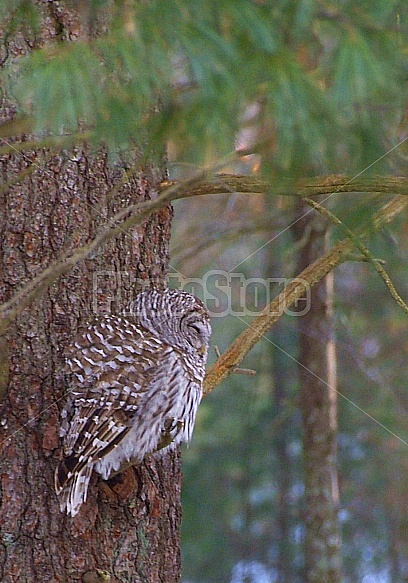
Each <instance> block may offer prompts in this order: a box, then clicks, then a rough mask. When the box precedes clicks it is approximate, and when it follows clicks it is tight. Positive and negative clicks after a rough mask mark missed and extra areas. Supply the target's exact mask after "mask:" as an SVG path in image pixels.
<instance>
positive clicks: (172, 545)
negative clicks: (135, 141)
mask: <svg viewBox="0 0 408 583" xmlns="http://www.w3.org/2000/svg"><path fill="white" fill-rule="evenodd" d="M41 6H42V8H41V9H42V10H43V23H44V29H43V35H44V38H45V39H50V38H53V37H54V38H55V37H58V39H59V41H61V40H62V41H64V40H66V39H69V38H73V37H74V38H81V37H82V38H83V37H84V36H86V34H87V32H86V31H85V30H84V27H83V23H82V22H79V20H78V18H77V16H76V14H75V13H74V12H72V9H71V8H70V9H69V10H68V9H66V8H64V3H63V2H47V3H42V4H41ZM27 50H28V44H25V43H24V42H23V41H22V40H21V37H20V36H19V41H18V42H17V41H10V44H9V51H10V53H9V55H10V56H13V54H17V53H19V52H20V53H21V52H26V51H27ZM13 115H14V108H13V105H12V104H10V103H9V102H7V101H6V100H5V99H3V101H2V103H1V110H0V116H1V121H7V120H10V119H12V117H13ZM42 156H43V152H39V153H38V152H37V153H36V152H33V151H29V152H25V153H24V154H19V153H15V154H12V155H7V156H5V157H4V158H3V159H2V160H1V164H2V166H1V172H2V175H1V176H2V181H3V182H5V181H7V180H10V179H12V178H13V177H15V176H17V175H18V173H19V172H21V171H22V170H23V169H25V168H27V167H28V166H29V165H30V164H31V163H39V164H41V157H42ZM115 168H116V169H115V170H114V169H113V168H112V167H111V166H110V165H108V163H107V159H106V156H105V155H104V154H103V153H99V154H92V155H90V154H89V152H88V151H87V150H86V149H84V148H82V147H78V148H77V149H75V150H74V151H71V152H69V153H65V154H64V155H55V156H53V157H52V159H51V160H50V161H49V162H48V163H47V165H46V167H45V168H44V169H38V170H36V171H35V172H34V173H33V174H32V175H31V176H29V177H28V178H26V179H24V180H22V181H21V182H18V183H16V184H14V185H13V186H10V187H9V188H8V189H7V190H5V191H1V192H0V235H1V247H0V277H1V279H0V300H1V301H5V300H7V299H8V298H10V297H11V296H12V295H13V294H14V293H15V292H16V291H17V290H18V289H19V287H20V286H21V284H22V283H23V282H25V281H27V280H28V279H30V278H32V277H33V276H34V275H35V274H37V273H38V272H39V271H41V270H42V269H44V268H45V267H46V266H47V265H48V264H49V263H50V262H51V261H53V260H54V259H56V258H57V257H58V256H59V254H60V253H61V252H62V251H63V250H67V249H70V248H74V247H76V246H79V245H83V244H85V243H86V242H88V241H89V240H90V239H91V238H92V237H93V236H94V235H95V233H96V232H97V230H98V228H99V227H100V226H101V225H103V224H105V223H106V222H107V220H108V218H109V217H110V216H112V215H113V214H114V213H115V212H117V211H118V210H119V209H121V208H124V207H126V206H128V205H129V204H134V203H135V202H137V201H141V200H144V199H147V198H149V197H150V196H151V194H152V193H153V189H154V185H155V184H157V183H158V181H160V180H161V178H162V177H161V175H160V172H159V171H158V170H157V169H156V167H154V166H153V165H151V166H149V167H145V168H144V170H143V171H142V170H141V171H140V173H139V174H138V175H137V176H135V177H134V178H133V179H131V180H130V181H129V182H128V183H127V184H126V185H125V186H124V187H123V188H121V189H120V191H119V192H118V193H117V195H116V196H114V197H113V199H112V200H110V201H107V200H106V197H107V195H109V193H110V192H111V191H112V189H113V188H114V186H116V185H117V184H118V181H119V180H120V178H121V177H122V171H121V170H120V169H119V168H118V166H117V165H116V166H115ZM96 205H101V206H100V210H99V211H98V212H96V211H95V206H96ZM171 214H172V213H171V209H170V208H169V207H167V208H164V209H162V210H161V211H160V212H159V213H157V214H156V215H154V216H153V217H152V218H151V219H149V220H148V221H147V222H146V223H144V224H143V225H141V226H138V227H136V228H135V229H134V230H133V231H131V232H130V233H129V234H123V235H122V236H120V237H118V238H117V239H116V240H113V241H110V242H108V243H107V244H105V245H104V246H103V247H102V248H100V249H99V250H98V251H97V252H96V253H95V254H94V255H93V256H92V257H90V258H89V259H87V260H86V261H84V262H82V263H80V264H79V265H78V266H77V267H76V268H75V269H74V270H72V272H71V273H69V274H68V275H67V276H66V277H63V278H60V279H59V280H58V281H57V282H56V283H55V284H53V285H52V286H51V287H50V289H49V290H48V291H47V292H46V294H45V295H44V296H43V297H42V298H41V299H39V300H38V301H37V302H36V303H35V304H34V305H33V306H31V307H30V308H29V309H27V310H25V311H24V313H23V315H22V316H21V317H20V318H19V319H18V321H17V322H16V323H15V324H14V325H12V326H11V327H10V329H9V331H8V335H7V339H6V343H4V342H3V347H4V348H5V347H8V367H9V368H8V374H6V373H7V370H6V369H5V368H3V371H2V380H3V385H5V391H4V394H3V398H2V404H1V413H0V486H1V492H0V493H1V499H0V579H1V581H3V582H5V583H16V582H17V581H18V582H20V581H21V582H23V581H24V582H28V583H40V582H41V583H47V582H56V581H58V582H66V583H68V582H75V581H82V580H83V581H88V582H91V581H95V582H96V581H107V580H108V575H110V579H109V580H110V582H111V583H115V582H118V581H121V582H125V581H127V582H142V581H143V582H147V583H157V582H158V581H163V582H164V581H165V582H169V583H172V582H176V581H179V580H180V551H179V527H180V514H181V513H180V500H179V495H180V466H179V457H178V455H177V454H174V455H172V454H170V455H168V456H166V457H164V456H163V457H160V458H154V457H153V458H150V459H149V460H148V461H147V462H145V463H143V464H142V465H141V466H140V467H138V468H135V469H133V468H130V469H129V470H127V471H126V472H125V473H124V474H121V475H120V476H118V477H117V478H116V479H114V480H110V482H109V483H108V484H107V483H105V482H103V481H102V480H100V479H98V477H97V476H96V475H94V476H93V478H92V480H91V484H90V488H89V496H88V502H87V503H86V504H85V505H84V506H83V508H82V509H81V511H80V512H79V514H78V515H77V516H76V517H75V518H74V519H72V518H68V517H67V516H66V515H63V514H61V512H60V510H59V507H58V502H57V498H56V495H55V493H54V478H53V474H54V470H55V466H56V464H57V460H58V459H59V447H60V444H59V439H58V426H59V412H60V410H61V408H62V406H63V403H64V400H65V396H66V392H67V390H68V388H69V385H68V382H67V379H65V378H64V377H63V376H62V375H61V374H60V373H59V372H58V371H59V369H60V367H61V365H62V363H63V350H64V347H65V346H66V345H67V344H68V343H69V342H70V341H71V339H72V336H73V335H74V333H75V331H76V329H77V327H78V324H79V323H80V322H81V321H83V320H87V319H89V318H92V317H93V316H94V313H95V311H96V312H97V313H102V312H106V311H109V310H112V311H113V312H116V313H119V312H120V311H121V310H122V309H123V308H124V307H125V306H126V304H127V303H128V302H129V301H130V300H131V299H132V298H133V297H134V295H135V293H136V291H137V289H140V287H141V282H143V283H144V284H150V283H154V284H155V285H158V286H163V284H164V280H165V274H166V270H167V262H168V241H169V236H170V222H171ZM137 282H139V283H137ZM4 357H5V354H4V353H3V354H2V360H3V363H4V359H5V358H4ZM5 381H7V382H5ZM3 388H4V387H3ZM98 569H100V570H103V571H106V572H107V574H106V575H105V578H103V576H102V575H101V573H99V575H98V572H97V570H98ZM86 573H87V574H86ZM85 574H86V575H85ZM84 576H85V578H83V577H84Z"/></svg>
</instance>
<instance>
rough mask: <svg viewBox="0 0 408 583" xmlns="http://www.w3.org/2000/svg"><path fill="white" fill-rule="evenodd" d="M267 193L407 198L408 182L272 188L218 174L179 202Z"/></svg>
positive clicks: (312, 181)
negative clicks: (396, 195)
mask: <svg viewBox="0 0 408 583" xmlns="http://www.w3.org/2000/svg"><path fill="white" fill-rule="evenodd" d="M173 184H175V183H173ZM264 192H272V193H273V194H275V195H278V194H279V195H284V196H301V197H302V198H303V197H310V196H318V195H323V194H332V193H342V192H353V193H366V194H367V193H381V194H391V195H395V194H401V195H404V194H408V179H407V178H405V177H395V176H386V177H384V176H375V177H372V178H361V177H358V178H356V179H354V178H353V177H350V176H345V175H339V174H331V175H330V176H324V177H321V176H320V177H317V178H306V179H302V180H298V181H296V182H294V181H287V182H286V183H282V182H279V183H278V184H277V185H273V184H271V183H269V182H267V181H265V180H261V179H259V178H257V177H256V176H254V175H249V176H241V175H233V174H217V175H216V176H215V177H214V178H212V179H211V180H210V181H208V182H206V183H202V184H198V185H197V186H196V188H186V189H184V188H183V189H181V190H180V198H188V197H190V196H204V195H208V194H231V193H242V194H253V193H258V194H259V193H264Z"/></svg>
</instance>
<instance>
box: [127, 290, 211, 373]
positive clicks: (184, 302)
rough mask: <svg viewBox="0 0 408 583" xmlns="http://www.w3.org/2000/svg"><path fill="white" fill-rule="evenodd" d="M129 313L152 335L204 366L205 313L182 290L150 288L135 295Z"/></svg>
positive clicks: (207, 321)
mask: <svg viewBox="0 0 408 583" xmlns="http://www.w3.org/2000/svg"><path fill="white" fill-rule="evenodd" d="M131 311H132V314H133V316H134V318H135V319H136V320H137V322H138V323H140V324H141V325H142V326H143V327H144V328H146V329H147V330H149V332H151V333H152V334H154V336H156V337H157V338H159V339H160V340H161V341H163V342H166V343H167V344H169V345H170V346H173V347H174V348H178V349H179V350H181V351H182V353H184V354H185V355H187V356H189V357H190V358H192V359H193V360H195V361H196V362H200V363H203V364H205V362H206V360H207V352H208V345H209V340H210V336H211V325H210V316H209V313H208V310H207V308H206V307H205V306H204V304H203V303H202V302H201V301H200V300H199V299H198V298H196V297H195V296H193V295H191V294H189V293H187V292H185V291H182V290H177V289H165V290H157V289H154V288H151V289H148V290H145V291H143V292H141V293H140V294H139V295H138V296H137V298H136V299H135V301H134V302H132V304H131Z"/></svg>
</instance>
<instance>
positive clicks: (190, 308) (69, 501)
mask: <svg viewBox="0 0 408 583" xmlns="http://www.w3.org/2000/svg"><path fill="white" fill-rule="evenodd" d="M130 313H131V314H132V315H131V316H130V317H119V316H104V317H101V318H98V319H96V320H95V321H93V322H92V323H90V324H89V325H88V326H87V327H86V328H85V329H83V330H82V331H81V332H80V333H79V334H78V336H77V337H76V338H75V340H74V342H73V344H72V345H71V346H70V347H69V348H68V350H67V352H66V362H67V372H68V373H69V374H70V375H71V376H72V379H73V384H72V387H71V391H70V395H69V398H68V402H67V404H66V406H65V408H64V410H63V412H62V423H61V431H60V435H61V437H62V438H63V449H64V455H65V457H64V459H63V460H62V461H61V462H60V464H59V465H58V467H57V469H56V472H55V489H56V492H57V494H58V495H59V497H60V507H61V510H62V511H64V510H66V511H67V513H68V514H71V515H72V516H75V514H76V513H77V512H78V510H79V508H80V506H81V504H82V503H83V502H85V501H86V496H87V490H88V484H89V480H90V477H91V474H92V471H93V469H95V470H96V471H97V472H98V473H99V474H100V475H101V476H102V478H103V479H107V478H108V477H109V476H110V475H112V474H113V473H114V472H117V471H120V469H121V468H123V467H124V465H127V464H129V463H131V464H135V463H140V462H141V461H142V460H143V458H144V457H145V456H146V455H148V454H151V453H153V452H155V451H158V450H159V449H162V448H165V447H168V446H169V444H171V443H175V444H179V443H181V442H184V441H189V440H190V438H191V434H192V432H193V427H194V421H195V416H196V412H197V407H198V405H199V403H200V400H201V396H202V382H203V379H204V369H205V363H206V359H207V352H208V342H209V338H210V334H211V328H210V323H209V315H208V312H207V310H206V308H205V307H204V305H203V304H202V303H201V302H200V300H198V299H197V298H195V297H194V296H192V295H190V294H188V293H186V292H183V291H179V290H170V289H167V290H164V291H158V290H155V289H149V290H146V291H144V292H142V293H141V294H139V295H138V297H137V298H136V300H135V301H134V302H132V304H131V306H130Z"/></svg>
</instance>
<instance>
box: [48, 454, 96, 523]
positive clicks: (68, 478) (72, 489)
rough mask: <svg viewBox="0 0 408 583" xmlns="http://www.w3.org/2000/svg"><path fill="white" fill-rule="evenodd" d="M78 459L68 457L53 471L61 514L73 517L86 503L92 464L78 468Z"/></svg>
mask: <svg viewBox="0 0 408 583" xmlns="http://www.w3.org/2000/svg"><path fill="white" fill-rule="evenodd" d="M81 465H82V464H78V458H76V457H75V456H69V457H67V458H65V459H64V460H62V461H61V462H60V463H59V464H58V466H57V469H56V470H55V491H56V493H57V495H58V496H59V498H60V501H59V502H60V508H61V512H64V511H65V510H66V512H67V514H70V515H71V516H75V514H77V513H78V511H79V509H80V507H81V506H82V504H84V503H85V502H86V498H87V494H88V485H89V480H90V478H91V474H92V469H93V466H94V464H93V463H87V464H84V465H83V466H82V467H80V466H81Z"/></svg>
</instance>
